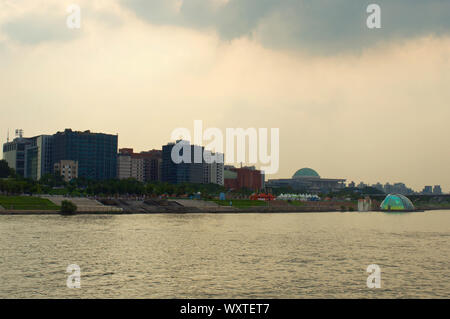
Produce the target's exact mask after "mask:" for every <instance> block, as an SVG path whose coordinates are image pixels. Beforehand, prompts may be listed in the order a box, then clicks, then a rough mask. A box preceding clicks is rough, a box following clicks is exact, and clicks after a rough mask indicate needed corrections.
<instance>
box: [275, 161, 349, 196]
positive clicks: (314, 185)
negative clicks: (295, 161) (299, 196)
mask: <svg viewBox="0 0 450 319" xmlns="http://www.w3.org/2000/svg"><path fill="white" fill-rule="evenodd" d="M266 186H267V187H269V188H274V189H277V188H278V189H280V188H290V189H292V190H294V191H298V192H307V193H314V194H317V193H320V192H334V191H339V190H341V189H343V188H344V187H345V179H342V178H321V177H320V175H319V174H318V173H317V172H316V171H315V170H313V169H312V168H308V167H304V168H301V169H299V170H297V171H296V172H295V174H294V175H292V178H282V179H269V181H268V182H267V184H266Z"/></svg>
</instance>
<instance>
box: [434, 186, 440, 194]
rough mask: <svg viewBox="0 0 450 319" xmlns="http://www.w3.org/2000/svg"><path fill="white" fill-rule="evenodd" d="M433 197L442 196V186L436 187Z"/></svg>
mask: <svg viewBox="0 0 450 319" xmlns="http://www.w3.org/2000/svg"><path fill="white" fill-rule="evenodd" d="M433 195H442V189H441V185H434V188H433Z"/></svg>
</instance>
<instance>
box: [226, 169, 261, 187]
mask: <svg viewBox="0 0 450 319" xmlns="http://www.w3.org/2000/svg"><path fill="white" fill-rule="evenodd" d="M224 177H225V180H224V182H225V187H226V188H228V189H242V188H247V189H251V190H255V191H256V190H260V189H261V188H262V184H263V183H262V178H263V176H262V174H261V171H260V170H257V169H255V167H241V168H237V167H232V166H231V167H230V166H227V167H225V175H224Z"/></svg>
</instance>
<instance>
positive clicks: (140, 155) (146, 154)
mask: <svg viewBox="0 0 450 319" xmlns="http://www.w3.org/2000/svg"><path fill="white" fill-rule="evenodd" d="M67 134H70V135H73V136H74V137H75V136H78V135H80V136H81V135H86V136H92V137H94V136H102V137H101V139H103V138H104V137H108V138H112V139H114V140H115V143H114V145H115V146H114V149H115V154H116V156H117V158H116V161H117V164H116V165H115V164H114V165H113V166H114V167H117V172H116V174H117V176H115V178H118V179H121V178H127V177H134V174H138V175H136V177H134V178H136V179H137V180H138V181H144V180H145V181H146V182H149V181H156V180H160V177H159V175H160V174H161V173H157V172H151V171H147V170H151V169H152V170H155V169H157V170H158V169H159V166H160V165H161V164H157V166H158V168H154V167H153V166H154V165H155V164H153V163H150V162H149V163H148V165H151V166H152V168H150V166H148V168H147V164H145V165H144V161H146V158H147V159H155V155H156V153H155V152H157V153H160V154H161V153H164V148H165V147H168V146H169V147H170V146H174V145H175V141H168V142H165V143H164V144H163V145H160V146H154V147H152V148H147V149H145V150H142V151H138V152H135V149H134V148H133V147H120V146H118V145H119V144H118V141H119V135H118V134H117V135H114V134H109V133H105V132H92V131H91V130H83V131H80V130H75V131H73V130H72V129H71V128H66V129H64V130H62V131H59V130H58V131H57V132H56V133H54V134H38V135H36V136H24V130H23V129H16V130H15V135H16V136H15V137H10V135H9V133H8V138H7V140H8V141H9V142H15V141H16V140H17V141H20V140H21V139H23V140H27V141H28V140H29V141H31V140H33V141H34V142H33V144H36V143H37V145H38V147H39V149H40V148H42V150H39V149H37V150H38V153H37V154H40V153H39V152H41V151H42V152H45V153H48V152H51V153H53V152H54V151H50V150H47V148H49V147H50V148H52V149H53V146H50V144H49V142H45V141H47V140H48V139H52V142H51V145H53V143H54V142H53V140H54V139H55V138H56V137H58V136H60V137H62V136H66V135H67ZM77 139H78V137H77ZM96 139H97V138H96ZM36 141H37V142H36ZM178 142H182V143H183V142H186V141H183V140H180V141H176V143H178ZM27 143H29V142H27ZM42 143H44V144H42ZM187 143H188V145H189V144H191V146H190V147H193V148H199V149H200V150H202V153H204V155H202V163H203V164H205V159H206V157H211V155H212V154H214V153H211V150H209V149H207V148H206V147H205V145H204V144H195V143H194V144H192V143H191V142H189V141H187ZM7 144H8V143H5V144H4V146H5V145H7ZM60 144H61V143H60ZM63 144H64V145H65V144H66V142H64V143H63ZM63 144H61V146H62V145H63ZM44 145H46V146H44ZM247 147H248V145H247ZM57 148H58V149H61V147H57ZM32 149H36V145H34V146H33V147H32ZM1 151H2V154H3V148H1ZM67 151H69V150H68V149H67V150H65V151H64V152H67ZM26 152H27V151H26ZM59 152H61V150H60V151H59ZM169 153H170V152H169ZM169 153H168V154H166V157H167V158H166V160H167V159H168V158H170V157H171V155H170V154H169ZM219 154H221V155H220V156H223V157H222V159H221V162H219V163H222V164H220V165H221V166H222V170H223V166H224V163H225V161H224V158H226V153H219ZM35 156H37V158H40V156H41V155H35ZM42 156H44V155H42ZM46 156H48V155H46ZM58 156H59V158H58V160H55V165H56V164H58V165H59V163H60V162H61V161H65V162H71V163H65V164H66V165H76V168H75V170H78V162H77V161H75V162H72V160H73V158H74V157H72V156H69V157H68V158H70V159H69V160H67V158H66V157H67V156H66V155H63V154H60V155H58ZM58 156H56V157H58ZM160 156H161V155H159V158H160V159H161V157H160ZM192 156H193V153H192ZM121 157H122V160H125V162H122V164H120V163H121V162H120V159H121ZM127 157H130V159H126V158H127ZM2 158H3V159H6V160H8V159H7V158H5V156H2ZM131 158H134V159H135V160H137V162H134V163H132V162H133V161H132V160H131ZM53 160H54V159H53ZM172 160H173V159H172ZM8 161H15V159H14V160H13V159H12V158H11V159H9V160H8ZM38 161H39V160H38ZM43 161H44V159H43ZM47 161H49V159H45V162H47ZM193 162H194V161H193ZM166 163H167V161H166ZM228 164H229V163H228ZM237 164H238V165H236V166H240V167H244V168H246V167H253V168H256V169H258V168H259V167H257V166H255V165H253V166H252V165H249V166H247V165H248V164H250V163H246V162H241V163H237ZM42 165H44V164H42ZM45 165H46V166H48V165H50V163H46V164H45ZM122 165H125V166H123V167H122ZM135 165H138V166H142V167H140V168H138V167H134V168H133V166H135ZM172 165H173V164H172ZM46 166H45V168H44V166H42V167H41V164H38V167H40V169H37V168H36V170H37V171H36V173H34V174H36V176H34V175H33V174H32V173H28V174H29V175H30V174H32V175H30V176H27V177H32V178H33V179H35V180H39V179H40V177H41V176H42V174H43V173H46V172H50V171H52V170H53V167H52V168H51V169H50V168H48V167H46ZM144 166H145V167H146V168H145V169H144ZM68 167H69V166H68ZM225 167H227V165H225ZM230 167H234V166H230ZM25 168H26V166H25ZM55 169H56V167H55ZM59 169H60V167H59V166H58V170H59ZM121 169H123V170H124V171H123V173H121ZM40 170H42V171H40ZM114 170H115V169H114ZM302 170H308V171H310V172H311V171H312V172H313V174H315V175H317V177H320V176H319V175H318V173H317V172H316V171H314V170H313V169H311V168H303V169H302ZM302 170H299V171H302ZM144 171H145V173H144ZM299 171H296V174H297V173H298V172H299ZM130 172H134V173H131V175H129V174H130ZM261 172H262V173H263V180H264V177H265V174H264V171H261ZM19 173H20V175H24V172H19ZM205 173H206V172H205ZM122 174H123V176H124V177H121V175H122ZM139 174H142V176H141V175H139ZM155 174H156V176H158V177H155V176H154V175H155ZM208 174H209V173H208ZM217 174H218V173H217ZM220 174H221V176H222V177H220V178H221V182H219V184H222V185H223V175H222V174H223V173H220ZM296 174H295V175H296ZM63 175H64V174H63ZM144 175H147V176H146V177H145V178H144ZM271 176H273V174H269V178H268V179H267V181H268V182H269V183H270V181H271V180H272V182H276V181H277V180H276V179H273V178H270V177H271ZM75 177H76V176H75ZM65 178H67V176H65ZM183 178H185V177H183ZM196 178H197V179H198V178H200V179H203V181H201V183H205V182H206V183H209V182H211V181H209V182H208V181H206V180H205V177H201V176H198V177H196ZM286 178H287V179H286ZM206 179H208V177H206ZM214 179H215V178H214ZM69 180H70V178H69ZM288 180H290V179H289V177H287V176H283V178H282V179H281V180H280V181H281V182H282V184H283V183H285V182H286V181H288ZM319 180H320V181H321V182H325V181H329V182H337V181H339V182H340V183H342V186H344V187H350V188H360V189H363V188H365V187H373V188H376V189H378V190H381V191H383V192H384V193H386V194H389V193H400V194H435V195H439V194H446V193H447V192H446V191H445V190H442V188H441V185H439V184H425V185H423V187H422V188H420V189H413V188H410V187H408V185H406V184H405V183H404V182H401V181H395V182H391V181H387V182H384V183H380V182H379V181H377V182H376V183H365V182H364V181H362V180H360V182H359V183H358V182H355V180H349V179H347V178H345V179H342V180H339V179H337V180H333V179H331V180H330V179H320V178H319ZM162 181H164V178H163V179H162ZM167 181H168V180H167ZM177 183H178V182H177ZM214 183H216V181H214ZM270 187H271V186H270ZM294 188H295V187H294ZM331 188H333V187H331ZM339 188H340V187H338V188H336V190H338V189H339Z"/></svg>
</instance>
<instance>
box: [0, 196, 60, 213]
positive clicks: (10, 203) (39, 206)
mask: <svg viewBox="0 0 450 319" xmlns="http://www.w3.org/2000/svg"><path fill="white" fill-rule="evenodd" d="M0 206H2V207H3V208H5V209H7V210H59V208H60V207H59V206H57V205H55V204H53V203H52V202H51V201H49V200H48V199H45V198H39V197H32V196H2V195H0Z"/></svg>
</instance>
